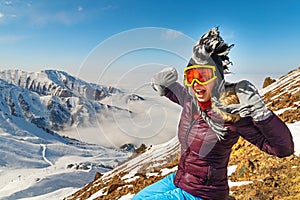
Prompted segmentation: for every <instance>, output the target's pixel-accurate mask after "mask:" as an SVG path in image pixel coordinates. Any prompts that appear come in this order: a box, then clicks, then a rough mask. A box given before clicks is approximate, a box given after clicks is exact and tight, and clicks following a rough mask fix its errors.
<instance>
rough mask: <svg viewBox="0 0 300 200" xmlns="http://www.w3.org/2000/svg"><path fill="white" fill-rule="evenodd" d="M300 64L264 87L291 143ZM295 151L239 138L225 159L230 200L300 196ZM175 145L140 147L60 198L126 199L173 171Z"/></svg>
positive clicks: (296, 136)
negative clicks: (279, 152) (274, 151)
mask: <svg viewBox="0 0 300 200" xmlns="http://www.w3.org/2000/svg"><path fill="white" fill-rule="evenodd" d="M299 93H300V68H298V69H297V70H294V71H292V72H290V73H288V74H287V75H285V76H283V77H281V78H279V79H278V80H276V81H275V82H274V83H272V84H271V85H269V86H268V87H266V88H264V89H263V90H262V91H261V94H262V95H263V96H264V98H265V100H266V102H267V103H268V106H269V108H270V109H272V110H274V111H275V113H276V114H278V115H279V116H280V117H281V118H282V119H283V120H284V121H285V122H293V124H288V126H289V127H290V129H291V131H292V134H293V136H294V141H297V140H299V133H300V132H299V130H300V124H299V118H298V117H299V106H300V98H299ZM296 148H297V152H296V154H295V155H293V156H290V157H288V158H284V159H279V158H275V157H274V156H270V155H267V154H266V153H263V152H261V151H259V150H258V149H257V148H256V147H254V146H253V145H251V144H249V143H248V142H246V141H244V140H242V139H240V140H239V142H238V143H237V144H236V145H235V146H234V147H233V152H232V156H231V158H230V163H229V165H230V167H229V171H230V173H229V174H228V175H229V185H230V190H231V193H230V195H231V197H230V198H231V199H249V200H250V199H252V200H253V199H257V200H261V199H299V198H300V195H299V194H300V181H299V180H300V175H299V174H300V159H299V152H300V149H299V144H298V143H296ZM178 150H179V146H178V142H177V140H176V138H174V139H173V140H172V141H170V142H169V143H166V144H163V145H156V146H151V147H147V148H143V149H142V151H141V152H140V154H138V155H137V156H136V157H134V158H132V159H129V160H128V161H127V162H125V163H123V164H121V165H119V166H118V167H117V168H115V169H114V170H112V171H110V172H108V173H105V174H104V175H102V174H101V175H99V174H98V175H97V176H96V177H95V180H94V181H93V182H91V183H89V184H87V185H86V186H85V187H83V188H82V189H81V190H78V191H77V192H76V193H74V194H72V195H70V196H68V197H66V198H65V199H66V200H67V199H68V200H70V199H110V200H112V199H131V197H132V196H133V195H134V194H135V193H136V192H138V191H139V190H140V189H142V188H143V187H145V186H147V185H149V184H151V183H153V182H156V181H157V180H159V179H161V178H163V177H164V176H165V175H167V174H169V173H170V172H174V171H176V165H177V163H178V152H179V151H178Z"/></svg>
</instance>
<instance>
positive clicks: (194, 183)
mask: <svg viewBox="0 0 300 200" xmlns="http://www.w3.org/2000/svg"><path fill="white" fill-rule="evenodd" d="M165 96H166V97H168V98H169V99H170V100H172V101H173V102H175V103H177V104H179V105H181V106H182V107H183V110H182V114H181V118H180V122H179V126H178V138H179V142H180V144H181V157H180V161H179V165H178V171H177V173H176V176H175V180H174V184H175V185H176V186H177V187H180V188H181V189H183V190H185V191H187V192H189V193H190V194H192V195H194V196H197V197H201V198H203V199H218V200H222V199H227V198H228V194H229V187H228V180H227V165H228V161H229V156H230V153H231V148H232V146H233V145H234V144H235V143H236V142H237V140H238V138H239V136H242V137H243V138H245V139H246V140H248V141H249V142H251V143H252V144H254V145H256V146H257V147H258V148H259V149H261V150H262V151H265V152H267V153H269V154H272V155H275V156H278V157H285V156H289V155H291V154H293V153H294V144H293V140H292V136H291V133H290V131H289V129H288V128H287V126H286V125H285V123H283V122H282V121H281V120H280V119H279V118H278V117H277V116H276V115H272V116H270V117H269V118H267V119H266V120H264V121H260V122H255V121H253V120H252V118H250V117H246V118H242V119H241V120H239V121H238V122H236V123H233V122H224V121H223V120H222V119H221V118H220V117H218V115H216V114H215V113H214V111H213V110H212V109H211V108H209V109H207V110H206V112H207V114H208V116H210V118H212V119H213V120H214V121H218V122H219V123H220V124H224V126H226V127H227V128H228V129H229V132H228V134H227V135H226V136H225V140H222V141H219V140H218V139H217V137H216V135H215V133H214V132H213V131H212V130H211V129H210V127H209V125H208V124H207V123H206V122H205V121H204V120H203V119H202V118H201V117H197V118H196V119H195V118H194V116H193V112H192V97H191V96H190V95H189V94H188V91H187V89H186V88H185V87H183V86H182V85H181V84H179V83H174V84H173V85H171V86H170V87H169V88H168V89H166V94H165Z"/></svg>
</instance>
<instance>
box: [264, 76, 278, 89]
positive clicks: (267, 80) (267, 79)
mask: <svg viewBox="0 0 300 200" xmlns="http://www.w3.org/2000/svg"><path fill="white" fill-rule="evenodd" d="M274 82H276V80H275V79H272V78H271V77H267V78H265V80H264V83H263V88H265V87H267V86H269V85H271V84H272V83H274Z"/></svg>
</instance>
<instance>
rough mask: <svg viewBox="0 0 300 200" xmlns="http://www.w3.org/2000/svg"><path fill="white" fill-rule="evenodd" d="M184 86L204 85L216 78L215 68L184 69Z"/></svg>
mask: <svg viewBox="0 0 300 200" xmlns="http://www.w3.org/2000/svg"><path fill="white" fill-rule="evenodd" d="M184 77H185V79H184V84H185V85H186V86H192V85H194V83H195V82H197V83H199V84H200V85H205V84H208V83H210V82H212V81H213V80H215V79H216V78H217V76H216V67H215V66H211V65H193V66H188V67H186V68H185V69H184Z"/></svg>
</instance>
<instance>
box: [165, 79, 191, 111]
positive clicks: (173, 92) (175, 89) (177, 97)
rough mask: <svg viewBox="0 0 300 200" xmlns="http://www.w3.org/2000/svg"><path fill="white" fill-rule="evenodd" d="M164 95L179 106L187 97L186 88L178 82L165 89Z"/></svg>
mask: <svg viewBox="0 0 300 200" xmlns="http://www.w3.org/2000/svg"><path fill="white" fill-rule="evenodd" d="M165 96H166V97H167V98H169V99H170V100H171V101H173V102H174V103H177V104H179V105H180V106H183V104H184V101H185V98H188V97H189V95H188V93H187V89H186V88H185V87H184V86H183V85H181V84H180V83H178V82H176V83H173V84H172V85H170V86H169V87H168V88H166V89H165Z"/></svg>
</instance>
